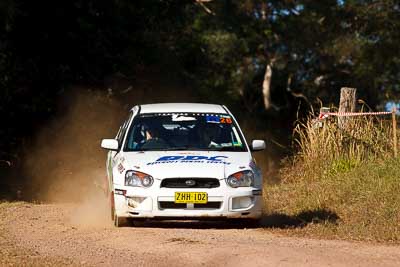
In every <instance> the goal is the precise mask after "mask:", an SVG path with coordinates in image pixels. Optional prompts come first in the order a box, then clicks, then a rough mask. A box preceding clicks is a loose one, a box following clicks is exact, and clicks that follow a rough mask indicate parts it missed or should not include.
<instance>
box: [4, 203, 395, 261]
mask: <svg viewBox="0 0 400 267" xmlns="http://www.w3.org/2000/svg"><path fill="white" fill-rule="evenodd" d="M85 212H86V211H85V209H82V208H81V207H77V206H76V205H75V204H41V205H39V204H28V203H11V204H10V203H3V204H0V265H1V266H3V265H14V266H20V265H41V266H43V265H49V266H50V265H51V266H54V265H57V266H60V265H77V266H80V265H83V266H102V265H103V266H111V265H112V266H128V265H130V266H138V265H145V266H189V265H190V266H200V265H202V266H223V265H224V266H225V265H227V266H228V265H229V266H399V265H400V247H396V246H380V245H379V246H378V245H371V244H362V243H353V242H343V241H325V240H311V239H301V238H291V237H282V236H277V235H276V234H273V233H271V232H270V230H268V229H262V228H260V229H235V228H234V227H232V226H229V225H225V224H215V223H194V222H188V223H182V222H179V223H148V224H145V225H143V226H141V227H133V228H132V227H131V228H119V229H117V228H114V227H112V226H111V225H109V224H108V223H104V221H103V220H98V221H93V220H92V221H90V220H89V221H88V220H86V221H85V220H82V218H84V217H85V214H84V213H85ZM88 214H89V213H88ZM101 216H103V214H102V215H101ZM101 216H91V217H92V219H96V218H101ZM77 218H80V219H77Z"/></svg>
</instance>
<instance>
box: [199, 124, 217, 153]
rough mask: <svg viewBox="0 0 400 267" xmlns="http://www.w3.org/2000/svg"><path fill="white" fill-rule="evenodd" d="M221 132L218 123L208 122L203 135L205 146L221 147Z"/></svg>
mask: <svg viewBox="0 0 400 267" xmlns="http://www.w3.org/2000/svg"><path fill="white" fill-rule="evenodd" d="M219 134H220V127H219V124H217V123H206V125H205V126H204V128H203V131H202V133H201V134H200V136H201V143H202V144H203V146H205V147H219V144H218V143H217V139H218V137H219Z"/></svg>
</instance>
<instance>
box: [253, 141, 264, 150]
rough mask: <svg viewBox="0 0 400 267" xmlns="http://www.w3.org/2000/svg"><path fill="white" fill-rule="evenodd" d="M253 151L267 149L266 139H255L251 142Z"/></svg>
mask: <svg viewBox="0 0 400 267" xmlns="http://www.w3.org/2000/svg"><path fill="white" fill-rule="evenodd" d="M250 149H251V151H260V150H264V149H265V141H264V140H253V141H252V142H251V147H250Z"/></svg>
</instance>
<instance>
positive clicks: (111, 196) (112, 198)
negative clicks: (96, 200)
mask: <svg viewBox="0 0 400 267" xmlns="http://www.w3.org/2000/svg"><path fill="white" fill-rule="evenodd" d="M110 211H111V220H112V221H114V216H115V204H114V192H111V194H110Z"/></svg>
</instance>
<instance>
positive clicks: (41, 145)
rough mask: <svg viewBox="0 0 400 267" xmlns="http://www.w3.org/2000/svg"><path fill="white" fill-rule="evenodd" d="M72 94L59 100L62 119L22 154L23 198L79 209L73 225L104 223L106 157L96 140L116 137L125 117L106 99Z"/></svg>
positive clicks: (103, 95) (106, 212) (106, 211)
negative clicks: (72, 206) (23, 162)
mask: <svg viewBox="0 0 400 267" xmlns="http://www.w3.org/2000/svg"><path fill="white" fill-rule="evenodd" d="M76 91H77V92H79V93H73V94H72V95H71V96H69V97H67V98H65V99H64V100H63V103H62V104H61V107H62V109H64V110H61V113H62V114H63V115H61V116H60V117H58V118H57V119H55V120H54V121H52V122H51V123H50V124H49V125H48V126H47V127H44V128H43V129H42V130H41V131H40V132H39V133H38V136H37V138H36V141H35V143H34V144H33V146H32V147H30V148H29V149H27V151H25V166H24V173H25V179H26V180H27V184H28V186H27V189H26V190H25V192H24V193H25V194H26V195H29V197H30V198H31V199H33V200H34V201H39V202H51V203H56V202H64V203H65V202H74V203H78V204H79V205H78V207H77V209H76V214H74V218H72V220H73V221H74V222H75V223H78V224H85V223H89V224H98V223H101V222H102V221H106V222H108V221H109V208H108V201H107V197H106V194H105V193H104V189H105V188H104V187H105V185H106V183H105V181H106V171H105V162H106V160H105V159H106V151H104V150H102V149H101V148H100V140H101V139H102V138H112V137H114V136H115V135H116V131H117V130H118V127H119V125H120V124H121V121H122V120H123V119H124V117H125V116H127V114H128V112H127V111H124V108H122V107H121V106H120V105H119V103H118V102H117V101H116V100H115V99H114V98H112V97H111V96H110V95H107V94H106V93H100V92H98V91H88V90H76ZM103 224H104V222H103Z"/></svg>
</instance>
